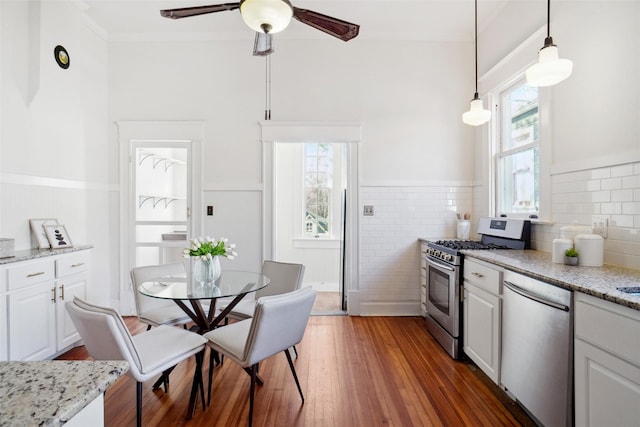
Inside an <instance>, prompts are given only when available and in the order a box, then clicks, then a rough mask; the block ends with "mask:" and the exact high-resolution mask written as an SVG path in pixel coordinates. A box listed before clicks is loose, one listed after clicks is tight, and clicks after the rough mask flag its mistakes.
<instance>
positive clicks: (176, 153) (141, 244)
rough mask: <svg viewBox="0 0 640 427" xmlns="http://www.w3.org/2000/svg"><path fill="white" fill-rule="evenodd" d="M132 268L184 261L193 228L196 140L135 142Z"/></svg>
mask: <svg viewBox="0 0 640 427" xmlns="http://www.w3.org/2000/svg"><path fill="white" fill-rule="evenodd" d="M132 149H133V156H132V157H133V158H132V162H133V168H134V170H133V173H132V177H133V180H132V186H133V189H132V190H133V191H132V192H131V194H132V196H133V201H132V203H131V208H132V209H133V211H134V215H133V216H134V218H135V219H134V221H133V222H132V230H130V231H131V232H130V234H129V235H130V236H132V239H133V241H132V246H133V250H132V252H131V255H132V258H133V259H132V260H131V261H132V262H131V267H139V266H144V265H156V264H166V263H170V262H176V261H182V260H183V257H182V250H183V249H184V248H186V247H187V246H188V245H187V238H188V236H190V231H191V221H190V218H191V212H190V206H191V204H190V194H191V178H190V177H191V174H190V173H189V170H190V162H191V160H190V159H191V144H190V143H189V142H179V141H176V142H174V141H170V142H147V141H145V142H135V143H133V147H132Z"/></svg>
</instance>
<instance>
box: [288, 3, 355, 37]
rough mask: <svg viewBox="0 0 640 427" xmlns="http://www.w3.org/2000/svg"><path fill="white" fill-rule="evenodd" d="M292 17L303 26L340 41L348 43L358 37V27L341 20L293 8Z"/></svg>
mask: <svg viewBox="0 0 640 427" xmlns="http://www.w3.org/2000/svg"><path fill="white" fill-rule="evenodd" d="M293 17H294V18H296V19H297V20H298V21H300V22H302V23H303V24H307V25H310V26H312V27H313V28H315V29H317V30H320V31H324V32H325V33H327V34H329V35H332V36H333V37H337V38H339V39H340V40H342V41H345V42H346V41H349V40H351V39H352V38H354V37H356V36H357V35H358V32H359V31H360V25H358V24H352V23H351V22H347V21H343V20H342V19H338V18H334V17H331V16H327V15H323V14H322V13H318V12H314V11H312V10H307V9H300V8H297V7H294V8H293Z"/></svg>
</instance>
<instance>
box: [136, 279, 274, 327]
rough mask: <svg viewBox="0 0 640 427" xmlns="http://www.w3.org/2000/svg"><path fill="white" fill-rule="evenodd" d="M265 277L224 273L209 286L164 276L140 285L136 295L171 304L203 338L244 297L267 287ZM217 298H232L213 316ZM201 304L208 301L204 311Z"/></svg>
mask: <svg viewBox="0 0 640 427" xmlns="http://www.w3.org/2000/svg"><path fill="white" fill-rule="evenodd" d="M269 282H270V279H269V278H268V277H267V276H264V275H262V274H260V273H254V272H251V271H236V270H229V271H227V270H225V271H223V272H222V274H221V275H220V277H219V278H218V279H217V280H216V281H215V282H214V283H212V284H202V283H199V282H197V281H196V280H195V279H194V278H193V277H192V275H191V274H188V273H187V274H183V275H176V276H163V277H158V278H156V279H154V280H151V281H148V282H144V283H141V284H140V286H139V287H138V292H140V293H141V294H142V295H146V296H148V297H152V298H160V299H170V300H173V301H174V302H175V303H176V304H177V305H178V306H179V307H180V308H181V309H182V310H183V311H184V312H185V313H186V314H187V315H188V316H189V317H190V318H191V320H193V322H194V323H195V325H196V327H197V332H198V333H200V334H204V333H206V332H208V331H210V330H212V329H213V328H215V327H216V326H217V325H219V324H220V322H222V320H224V318H225V317H227V314H228V313H229V312H230V311H231V310H233V308H234V307H235V306H236V305H237V304H238V302H240V300H241V299H242V298H244V297H245V295H247V294H249V293H252V292H256V291H258V290H260V289H262V288H264V287H266V286H267V285H268V284H269ZM220 298H233V299H232V300H231V301H230V302H229V304H227V305H226V306H225V307H224V309H222V311H221V312H220V313H219V314H218V315H217V316H216V302H217V300H218V299H220ZM202 301H209V307H203V304H202Z"/></svg>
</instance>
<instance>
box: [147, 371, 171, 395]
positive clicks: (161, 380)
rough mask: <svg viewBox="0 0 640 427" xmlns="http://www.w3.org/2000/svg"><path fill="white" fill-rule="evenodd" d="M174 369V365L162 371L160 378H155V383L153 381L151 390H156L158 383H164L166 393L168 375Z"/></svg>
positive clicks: (158, 386)
mask: <svg viewBox="0 0 640 427" xmlns="http://www.w3.org/2000/svg"><path fill="white" fill-rule="evenodd" d="M174 369H175V366H172V367H171V368H169V369H167V370H166V371H163V372H162V375H160V378H158V379H157V380H156V382H155V383H153V387H152V389H153V390H157V389H158V388H160V385H164V392H165V393H167V392H168V391H167V386H168V385H169V375H170V374H171V372H172V371H173V370H174Z"/></svg>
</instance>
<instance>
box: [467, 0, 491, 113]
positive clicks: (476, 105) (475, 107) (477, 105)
mask: <svg viewBox="0 0 640 427" xmlns="http://www.w3.org/2000/svg"><path fill="white" fill-rule="evenodd" d="M475 11H476V12H475V38H474V44H475V50H476V57H475V61H476V92H475V93H474V94H473V99H472V100H471V104H470V106H469V111H467V112H466V113H463V114H462V121H463V123H464V124H467V125H471V126H480V125H483V124H485V123H487V122H488V121H489V119H491V111H489V110H485V109H484V108H483V106H482V99H480V97H479V96H478V0H475Z"/></svg>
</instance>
